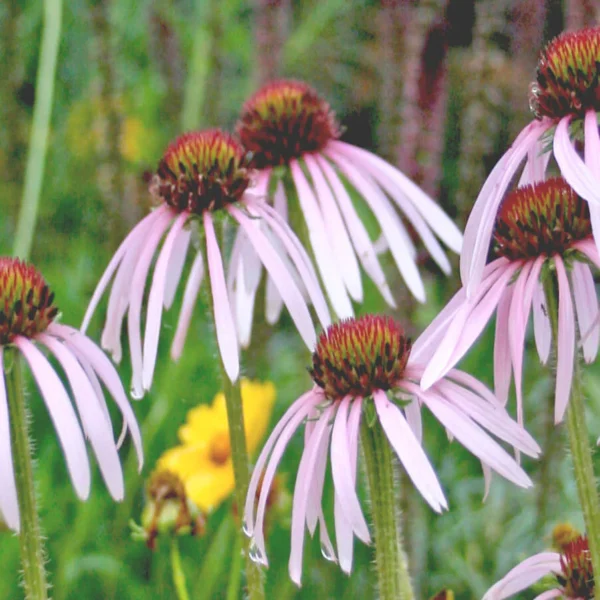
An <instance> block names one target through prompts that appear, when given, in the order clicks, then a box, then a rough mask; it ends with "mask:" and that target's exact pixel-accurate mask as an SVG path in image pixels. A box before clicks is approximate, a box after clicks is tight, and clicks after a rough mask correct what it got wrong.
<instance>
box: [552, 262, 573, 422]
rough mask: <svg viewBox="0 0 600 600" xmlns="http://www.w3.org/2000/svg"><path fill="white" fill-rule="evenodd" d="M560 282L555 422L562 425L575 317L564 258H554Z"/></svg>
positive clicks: (571, 375)
mask: <svg viewBox="0 0 600 600" xmlns="http://www.w3.org/2000/svg"><path fill="white" fill-rule="evenodd" d="M554 265H555V266H556V279H557V281H558V335H557V337H558V340H557V360H556V396H555V399H554V421H555V423H560V422H561V421H562V419H563V417H564V415H565V410H566V409H567V405H568V403H569V397H570V396H571V382H572V381H573V369H574V366H575V315H574V313H573V301H572V300H571V287H570V286H569V279H568V278H567V271H566V269H565V265H564V263H563V261H562V258H561V257H560V256H559V255H558V254H557V255H556V256H555V257H554Z"/></svg>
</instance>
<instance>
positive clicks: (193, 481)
mask: <svg viewBox="0 0 600 600" xmlns="http://www.w3.org/2000/svg"><path fill="white" fill-rule="evenodd" d="M233 488H234V479H233V467H232V465H231V462H228V463H227V464H225V465H223V466H222V467H217V468H211V469H206V470H202V471H199V472H197V473H196V474H195V475H193V476H192V477H190V478H189V479H187V480H186V481H185V491H186V494H187V495H188V498H190V500H191V501H192V502H193V503H194V504H196V506H198V508H200V510H202V511H204V512H206V513H208V512H210V511H212V510H214V509H215V508H217V507H218V506H219V505H220V504H221V503H222V502H223V501H225V500H227V498H228V497H229V496H230V495H231V493H232V492H233Z"/></svg>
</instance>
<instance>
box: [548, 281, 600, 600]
mask: <svg viewBox="0 0 600 600" xmlns="http://www.w3.org/2000/svg"><path fill="white" fill-rule="evenodd" d="M544 287H545V292H546V301H547V303H548V313H549V316H550V322H551V324H552V335H553V339H554V340H555V343H558V342H557V340H558V306H557V305H558V302H557V298H556V287H555V281H554V278H547V279H546V284H545V286H544ZM567 429H568V432H569V447H570V449H571V457H572V460H573V471H574V473H575V481H576V484H577V493H578V495H579V502H580V504H581V511H582V513H583V519H584V522H585V530H586V533H587V537H588V544H589V551H590V558H591V560H592V567H593V571H594V572H595V573H600V499H599V498H598V489H597V487H596V477H595V475H594V466H593V462H592V450H591V448H590V444H589V435H588V430H587V426H586V421H585V405H584V402H583V389H582V386H581V369H580V359H579V356H578V355H576V356H575V368H574V373H573V383H572V385H571V396H570V398H569V406H568V408H567ZM594 598H595V600H600V586H597V587H596V590H595V592H594Z"/></svg>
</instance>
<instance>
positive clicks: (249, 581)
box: [223, 368, 265, 600]
mask: <svg viewBox="0 0 600 600" xmlns="http://www.w3.org/2000/svg"><path fill="white" fill-rule="evenodd" d="M223 392H224V394H225V405H226V407H227V420H228V422H229V441H230V444H231V461H232V463H233V474H234V477H235V501H236V504H237V507H238V512H239V511H242V510H243V509H244V505H245V504H246V492H247V491H248V483H249V481H250V469H249V466H248V451H247V446H246V431H245V428H244V411H243V408H242V396H241V389H240V382H239V379H238V380H237V381H236V382H235V383H232V382H231V381H230V379H229V376H228V375H227V373H226V372H225V369H224V368H223ZM239 535H240V536H241V538H242V547H243V549H244V555H245V557H246V586H247V591H248V598H250V600H260V599H262V598H264V597H265V596H264V589H263V581H262V573H261V569H260V567H259V566H258V565H257V564H256V563H254V562H253V561H252V560H251V558H250V554H249V546H250V540H249V539H248V537H246V535H244V534H243V532H242V530H241V528H240V530H239ZM231 576H232V577H235V576H236V574H234V573H233V574H232V575H231Z"/></svg>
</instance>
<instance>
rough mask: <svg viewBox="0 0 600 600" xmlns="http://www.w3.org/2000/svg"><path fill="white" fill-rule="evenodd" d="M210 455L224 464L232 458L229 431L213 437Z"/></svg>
mask: <svg viewBox="0 0 600 600" xmlns="http://www.w3.org/2000/svg"><path fill="white" fill-rule="evenodd" d="M209 457H210V460H211V461H212V462H213V463H215V464H217V465H224V464H225V463H226V462H227V461H228V460H229V459H230V458H231V446H230V444H229V434H228V433H226V432H224V431H222V432H220V433H217V434H216V435H215V436H214V437H213V439H212V440H211V443H210V450H209Z"/></svg>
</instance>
